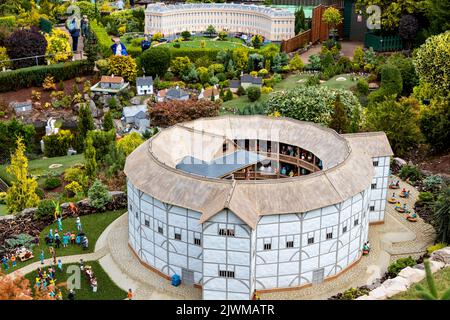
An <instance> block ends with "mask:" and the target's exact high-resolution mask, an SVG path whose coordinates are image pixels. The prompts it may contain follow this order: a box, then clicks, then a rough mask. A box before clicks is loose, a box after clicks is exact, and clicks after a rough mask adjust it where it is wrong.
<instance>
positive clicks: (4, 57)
mask: <svg viewBox="0 0 450 320" xmlns="http://www.w3.org/2000/svg"><path fill="white" fill-rule="evenodd" d="M8 60H9V56H8V53H7V52H6V48H5V47H1V46H0V69H1V70H3V68H5V69H10V68H11V67H12V63H11V61H8Z"/></svg>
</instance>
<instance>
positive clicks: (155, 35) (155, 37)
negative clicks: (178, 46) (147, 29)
mask: <svg viewBox="0 0 450 320" xmlns="http://www.w3.org/2000/svg"><path fill="white" fill-rule="evenodd" d="M163 37H164V36H163V34H162V33H161V32H156V33H155V34H154V35H153V36H152V41H159V40H160V39H162V38H163Z"/></svg>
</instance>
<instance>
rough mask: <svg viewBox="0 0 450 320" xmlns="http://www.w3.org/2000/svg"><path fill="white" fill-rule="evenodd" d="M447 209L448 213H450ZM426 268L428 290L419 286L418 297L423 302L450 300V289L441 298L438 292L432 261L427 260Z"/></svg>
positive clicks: (424, 262) (425, 261)
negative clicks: (431, 265)
mask: <svg viewBox="0 0 450 320" xmlns="http://www.w3.org/2000/svg"><path fill="white" fill-rule="evenodd" d="M448 209H449V208H448V207H447V211H448ZM423 264H424V266H425V274H426V279H427V285H428V290H427V289H425V288H424V287H423V286H422V285H420V284H417V291H418V296H419V297H420V298H422V299H423V300H450V288H448V289H447V290H446V291H445V292H444V293H443V294H442V295H441V296H439V294H438V292H437V290H436V283H435V281H434V278H433V272H432V271H431V268H430V261H429V260H428V259H425V260H424V261H423Z"/></svg>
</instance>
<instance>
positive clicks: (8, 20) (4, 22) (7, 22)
mask: <svg viewBox="0 0 450 320" xmlns="http://www.w3.org/2000/svg"><path fill="white" fill-rule="evenodd" d="M15 25H16V17H15V16H5V17H0V27H2V26H4V27H8V28H12V27H14V26H15Z"/></svg>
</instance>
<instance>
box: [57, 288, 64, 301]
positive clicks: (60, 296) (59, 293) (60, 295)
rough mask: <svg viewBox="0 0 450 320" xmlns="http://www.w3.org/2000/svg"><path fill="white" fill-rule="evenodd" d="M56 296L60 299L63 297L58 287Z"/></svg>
mask: <svg viewBox="0 0 450 320" xmlns="http://www.w3.org/2000/svg"><path fill="white" fill-rule="evenodd" d="M57 297H58V300H62V299H63V296H62V292H61V290H59V289H58V296H57Z"/></svg>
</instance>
